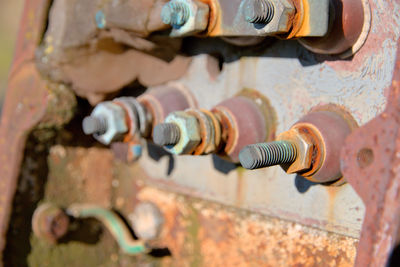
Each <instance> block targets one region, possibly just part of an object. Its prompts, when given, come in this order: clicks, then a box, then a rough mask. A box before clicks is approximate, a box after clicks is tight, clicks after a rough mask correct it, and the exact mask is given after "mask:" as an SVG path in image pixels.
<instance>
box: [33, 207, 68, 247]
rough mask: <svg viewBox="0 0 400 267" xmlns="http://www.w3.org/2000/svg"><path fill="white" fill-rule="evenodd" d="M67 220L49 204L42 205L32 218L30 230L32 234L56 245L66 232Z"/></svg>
mask: <svg viewBox="0 0 400 267" xmlns="http://www.w3.org/2000/svg"><path fill="white" fill-rule="evenodd" d="M68 228H69V218H68V216H67V215H66V213H65V212H64V211H63V210H62V209H60V208H58V207H56V206H54V205H51V204H47V203H46V204H42V205H40V206H39V207H38V208H37V209H36V210H35V212H34V214H33V217H32V230H33V232H34V234H35V235H36V236H37V237H38V238H41V239H44V240H46V241H48V242H49V243H52V244H54V243H56V242H57V241H58V240H59V239H60V238H62V237H64V236H65V234H66V233H67V232H68Z"/></svg>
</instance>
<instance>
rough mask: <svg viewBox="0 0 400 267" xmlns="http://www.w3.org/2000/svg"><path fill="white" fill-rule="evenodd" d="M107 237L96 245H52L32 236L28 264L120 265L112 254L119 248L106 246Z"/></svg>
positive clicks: (70, 265) (51, 266) (41, 266)
mask: <svg viewBox="0 0 400 267" xmlns="http://www.w3.org/2000/svg"><path fill="white" fill-rule="evenodd" d="M105 239H108V238H107V237H106V238H102V240H101V241H100V242H99V243H98V244H96V245H89V244H84V243H79V242H68V243H67V244H59V245H57V246H52V245H49V244H47V243H46V242H44V241H41V240H39V239H37V238H36V237H32V238H31V246H32V251H31V253H30V255H29V256H28V264H29V266H32V267H36V266H40V267H58V266H60V267H61V266H69V267H74V266H76V267H81V266H99V267H100V266H118V263H117V262H115V261H113V260H115V259H113V257H111V256H110V255H113V254H116V253H118V248H117V247H116V248H112V247H110V246H108V247H107V246H105V245H104V244H105V242H106V240H105ZM116 259H117V260H118V258H116Z"/></svg>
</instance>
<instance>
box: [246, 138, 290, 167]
mask: <svg viewBox="0 0 400 267" xmlns="http://www.w3.org/2000/svg"><path fill="white" fill-rule="evenodd" d="M296 157H297V149H296V146H295V145H294V144H293V143H292V142H288V141H276V142H271V143H262V144H255V145H250V146H246V147H245V148H243V149H242V151H241V152H240V154H239V160H240V163H241V164H242V166H243V167H244V168H246V169H249V170H254V169H259V168H264V167H270V166H274V165H280V164H285V163H293V162H294V161H295V160H296Z"/></svg>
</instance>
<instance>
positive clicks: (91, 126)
mask: <svg viewBox="0 0 400 267" xmlns="http://www.w3.org/2000/svg"><path fill="white" fill-rule="evenodd" d="M82 126H83V130H84V131H85V133H86V134H93V137H94V138H96V139H97V140H98V141H99V142H101V143H102V144H105V145H109V144H111V143H112V142H113V141H116V140H118V139H120V138H121V137H122V136H123V135H124V134H125V133H127V132H128V130H129V128H128V125H127V122H126V113H125V110H124V109H123V108H122V107H121V106H119V105H118V104H116V103H113V102H103V103H100V104H98V105H97V106H96V108H95V109H94V110H93V112H92V114H91V115H90V117H86V118H85V119H84V121H83V123H82Z"/></svg>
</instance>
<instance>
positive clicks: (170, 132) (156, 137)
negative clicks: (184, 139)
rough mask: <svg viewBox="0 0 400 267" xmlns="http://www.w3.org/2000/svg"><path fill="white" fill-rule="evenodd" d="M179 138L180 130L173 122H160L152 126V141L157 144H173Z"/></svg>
mask: <svg viewBox="0 0 400 267" xmlns="http://www.w3.org/2000/svg"><path fill="white" fill-rule="evenodd" d="M180 139H181V131H180V129H179V127H178V125H176V124H174V123H161V124H158V125H156V127H154V131H153V141H154V143H155V144H157V145H159V146H173V145H176V144H177V143H178V142H179V140H180Z"/></svg>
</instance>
